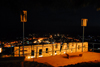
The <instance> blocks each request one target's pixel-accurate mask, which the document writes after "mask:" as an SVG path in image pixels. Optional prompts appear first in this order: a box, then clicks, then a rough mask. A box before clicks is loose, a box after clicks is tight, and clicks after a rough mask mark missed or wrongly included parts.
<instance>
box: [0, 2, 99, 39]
mask: <svg viewBox="0 0 100 67" xmlns="http://www.w3.org/2000/svg"><path fill="white" fill-rule="evenodd" d="M99 3H100V2H99V0H46V1H44V0H34V1H31V0H28V1H25V0H23V1H19V0H17V1H14V0H12V1H11V0H10V1H7V0H6V1H5V0H3V1H2V7H1V22H0V23H1V24H0V26H1V39H2V38H4V37H5V38H7V39H9V38H13V37H20V36H22V35H23V34H22V33H23V23H21V22H20V12H21V11H22V10H27V15H28V16H27V19H28V20H27V22H26V23H25V36H27V34H29V33H39V34H42V33H65V34H76V35H78V34H79V35H82V30H83V29H82V27H81V18H87V19H88V24H87V27H85V35H89V34H90V35H99V34H100V32H99V30H100V11H97V9H98V8H99V6H100V5H99Z"/></svg>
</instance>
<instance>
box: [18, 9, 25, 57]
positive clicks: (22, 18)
mask: <svg viewBox="0 0 100 67" xmlns="http://www.w3.org/2000/svg"><path fill="white" fill-rule="evenodd" d="M20 18H21V22H23V56H24V22H27V11H25V10H23V14H21V15H20ZM19 49H20V48H19Z"/></svg>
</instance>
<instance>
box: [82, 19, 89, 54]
mask: <svg viewBox="0 0 100 67" xmlns="http://www.w3.org/2000/svg"><path fill="white" fill-rule="evenodd" d="M87 21H88V19H81V26H83V40H82V42H84V27H86V26H87ZM82 52H83V43H82Z"/></svg>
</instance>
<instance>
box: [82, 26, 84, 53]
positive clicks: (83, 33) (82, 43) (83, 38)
mask: <svg viewBox="0 0 100 67" xmlns="http://www.w3.org/2000/svg"><path fill="white" fill-rule="evenodd" d="M82 42H84V26H83V41H82ZM82 52H83V43H82Z"/></svg>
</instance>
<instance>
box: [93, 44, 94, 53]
mask: <svg viewBox="0 0 100 67" xmlns="http://www.w3.org/2000/svg"><path fill="white" fill-rule="evenodd" d="M93 52H94V43H93Z"/></svg>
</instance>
